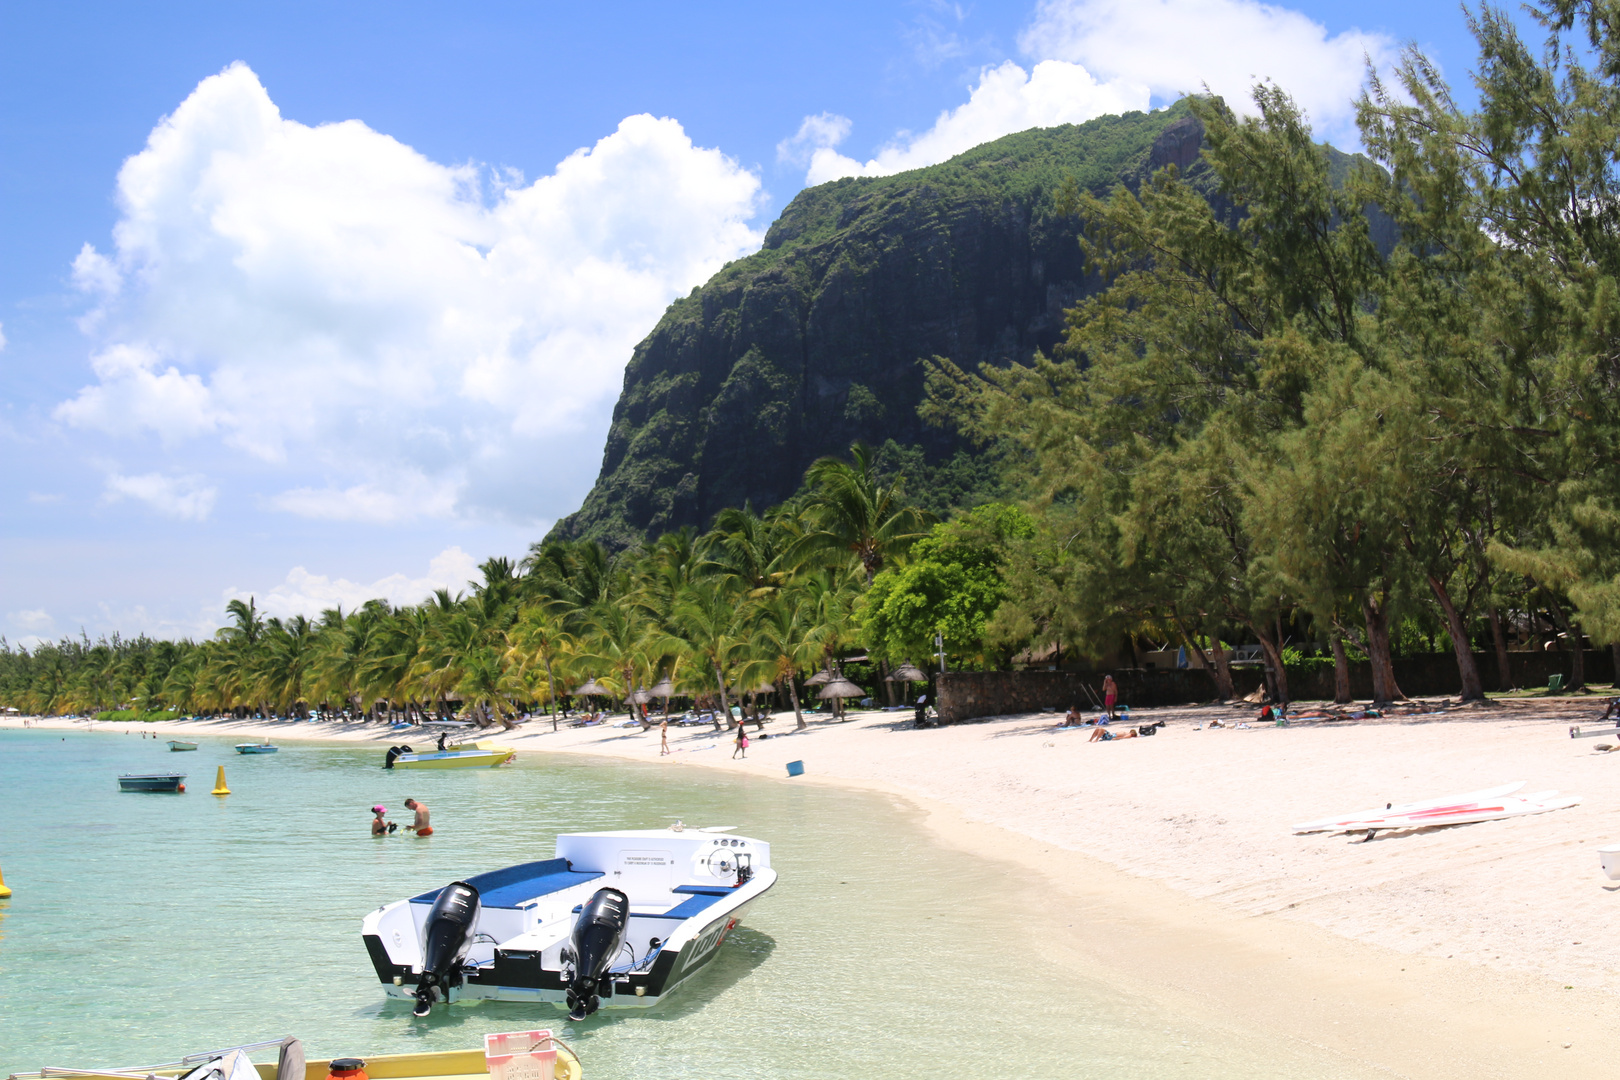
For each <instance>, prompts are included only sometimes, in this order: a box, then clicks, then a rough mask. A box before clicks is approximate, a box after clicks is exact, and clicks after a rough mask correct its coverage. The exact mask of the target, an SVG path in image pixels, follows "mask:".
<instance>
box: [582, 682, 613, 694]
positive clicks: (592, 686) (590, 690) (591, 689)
mask: <svg viewBox="0 0 1620 1080" xmlns="http://www.w3.org/2000/svg"><path fill="white" fill-rule="evenodd" d="M611 693H613V691H611V690H609V689H608V688H607V687H605V686H603V685H602V684H601V683H599V682H597V681H596V680H595V679H592V680H591V681H590V682H588V683H586V684H585V685H584V686H581V687H577V688H575V690H574V696H575V697H581V696H584V695H587V694H611Z"/></svg>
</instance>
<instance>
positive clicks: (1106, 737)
mask: <svg viewBox="0 0 1620 1080" xmlns="http://www.w3.org/2000/svg"><path fill="white" fill-rule="evenodd" d="M1134 738H1136V732H1135V731H1109V730H1108V729H1107V728H1105V727H1100V726H1099V727H1098V728H1097V730H1096V731H1093V732H1092V733H1091V738H1089V739H1087V740H1086V741H1087V742H1097V741H1099V740H1100V741H1102V742H1113V741H1114V740H1115V739H1134Z"/></svg>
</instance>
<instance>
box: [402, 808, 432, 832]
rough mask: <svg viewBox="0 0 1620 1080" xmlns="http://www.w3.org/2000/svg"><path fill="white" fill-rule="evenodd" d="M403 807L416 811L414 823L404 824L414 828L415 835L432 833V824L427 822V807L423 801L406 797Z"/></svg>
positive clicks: (408, 827)
mask: <svg viewBox="0 0 1620 1080" xmlns="http://www.w3.org/2000/svg"><path fill="white" fill-rule="evenodd" d="M405 809H407V810H414V811H415V812H416V823H415V824H414V825H407V826H405V827H406V828H407V829H415V830H416V835H417V836H432V835H433V826H432V825H431V824H429V823H428V808H427V805H426V804H425V803H419V802H417V801H416V800H415V799H406V800H405Z"/></svg>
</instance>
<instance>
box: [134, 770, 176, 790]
mask: <svg viewBox="0 0 1620 1080" xmlns="http://www.w3.org/2000/svg"><path fill="white" fill-rule="evenodd" d="M118 790H119V791H184V790H186V774H185V773H182V772H177V773H124V774H123V775H122V776H120V777H119V778H118Z"/></svg>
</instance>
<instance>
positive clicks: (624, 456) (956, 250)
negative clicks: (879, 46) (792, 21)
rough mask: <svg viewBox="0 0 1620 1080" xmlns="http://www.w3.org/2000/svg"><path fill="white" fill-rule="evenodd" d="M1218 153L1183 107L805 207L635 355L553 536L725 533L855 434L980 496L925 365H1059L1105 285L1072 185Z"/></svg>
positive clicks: (889, 180) (1015, 139)
mask: <svg viewBox="0 0 1620 1080" xmlns="http://www.w3.org/2000/svg"><path fill="white" fill-rule="evenodd" d="M1202 138H1203V128H1202V125H1201V124H1200V123H1199V122H1198V121H1197V120H1196V119H1194V118H1193V117H1191V116H1190V115H1188V113H1187V110H1186V109H1185V107H1184V106H1180V105H1178V106H1175V107H1172V108H1170V109H1166V110H1162V111H1159V112H1154V113H1129V114H1127V115H1124V116H1108V117H1102V118H1099V119H1097V120H1093V121H1091V122H1089V123H1086V124H1081V125H1078V126H1076V125H1072V124H1069V125H1064V126H1062V127H1055V128H1038V129H1035V130H1032V131H1025V132H1021V133H1019V134H1017V135H1009V136H1007V137H1006V138H1003V139H998V140H996V141H995V142H991V143H986V144H985V145H983V146H979V147H976V148H975V149H973V150H970V151H968V152H967V153H965V154H961V155H959V156H957V157H954V158H952V159H951V160H949V161H947V162H944V163H943V164H940V165H934V166H930V167H928V168H925V169H917V170H914V171H912V172H906V173H899V174H896V175H894V176H886V177H871V178H860V179H844V180H837V181H834V182H832V183H828V184H822V185H820V186H818V187H814V188H809V189H807V190H805V191H802V192H800V193H799V195H798V196H797V197H795V198H794V200H793V201H792V202H791V203H790V204H789V205H788V207H787V209H785V210H784V211H783V212H782V216H781V217H780V218H778V219H777V221H776V223H775V224H773V225H772V226H771V228H770V231H769V232H768V233H767V234H766V237H765V244H764V247H763V248H762V249H761V250H760V251H759V252H757V253H756V254H754V255H751V256H749V257H748V258H746V259H739V260H737V261H736V262H734V263H731V264H729V265H728V266H727V267H726V268H725V269H723V270H721V271H720V272H719V273H718V274H716V275H715V276H714V277H713V278H711V279H710V280H709V281H708V282H707V283H706V284H705V285H703V286H702V287H701V288H697V289H694V290H692V293H691V295H690V296H687V297H685V298H684V299H681V300H677V301H676V302H675V303H673V304H671V305H670V307H669V310H668V311H667V312H666V313H665V314H664V317H663V319H662V320H661V321H660V322H659V324H658V326H657V327H656V328H655V329H654V330H653V332H652V333H651V334H649V335H648V336H647V338H646V340H644V341H643V342H642V343H641V344H640V345H638V346H637V347H636V350H635V354H634V356H633V357H632V358H631V360H630V363H629V366H628V367H627V368H626V369H625V375H624V391H623V393H622V395H621V396H620V398H619V402H618V405H617V407H615V409H614V411H613V425H612V428H611V430H610V431H609V433H608V439H607V447H606V450H605V452H604V454H603V460H602V472H601V474H600V476H599V477H598V479H597V481H596V486H595V487H594V488H593V489H592V490H591V492H590V494H589V495H588V496H587V497H586V499H585V502H584V505H583V506H582V507H581V508H580V510H579V511H578V512H576V513H574V514H572V515H570V516H569V517H567V518H564V519H563V520H562V521H560V522H558V523H557V525H556V527H555V528H554V529H553V530H552V533H551V538H560V539H578V538H589V539H596V540H600V541H602V542H603V543H606V544H608V545H609V546H610V547H614V548H619V547H623V546H626V545H630V544H634V543H637V542H639V541H640V540H642V539H644V538H648V537H652V536H656V535H658V534H660V533H663V532H666V531H668V530H671V529H676V528H679V527H681V526H683V525H692V526H695V527H697V528H699V529H703V528H707V527H708V526H709V524H710V522H711V520H712V519H713V517H714V515H715V514H716V513H717V512H718V511H720V510H721V509H724V508H726V507H729V506H741V505H743V504H744V503H752V504H753V506H754V507H755V508H756V509H764V508H765V507H768V506H771V505H774V504H776V503H779V502H781V501H782V500H784V499H786V498H788V497H789V496H791V495H792V494H793V493H794V492H795V491H797V490H798V489H799V486H800V483H801V481H802V479H803V476H804V471H805V469H806V468H807V467H808V466H809V465H810V463H811V462H812V461H814V460H815V459H816V458H818V457H821V456H823V455H826V454H842V453H845V452H847V449H848V447H849V444H850V442H851V441H853V440H855V439H862V440H864V441H866V442H867V443H869V444H871V445H873V446H885V450H886V453H885V454H883V455H880V461H883V460H885V459H887V460H889V461H891V462H896V463H899V462H903V463H904V464H905V465H906V473H907V475H908V476H910V477H912V478H913V480H914V481H916V482H913V483H910V484H908V486H909V487H911V488H912V489H913V490H914V492H917V493H918V494H922V493H923V491H922V489H925V488H926V489H927V491H928V494H929V495H931V496H932V498H925V499H924V501H925V502H928V501H941V500H943V501H944V502H945V503H946V504H949V503H950V502H952V501H954V500H956V499H958V498H962V497H964V496H965V495H966V494H967V493H968V492H969V491H970V489H971V488H972V487H973V486H974V485H975V484H976V483H978V482H980V481H982V480H984V479H985V476H984V474H985V472H986V469H985V467H984V465H983V463H982V462H977V461H976V460H975V458H974V456H973V455H971V454H969V453H967V452H965V447H964V446H963V444H962V442H961V440H960V439H959V437H958V436H956V435H954V434H952V433H950V432H947V431H943V430H940V429H938V428H935V427H930V426H927V425H925V424H924V423H923V422H922V421H921V420H920V419H919V418H918V415H917V406H918V404H919V403H920V402H921V401H922V398H923V375H924V370H923V366H922V364H921V363H920V362H919V361H920V359H921V358H925V357H928V356H932V355H940V356H947V357H950V358H951V359H952V360H954V361H956V362H957V363H958V364H961V365H962V366H964V367H967V368H973V367H976V366H978V365H980V364H1006V363H1009V362H1011V361H1014V360H1022V359H1026V358H1028V357H1029V356H1031V355H1032V354H1033V353H1034V352H1035V350H1036V349H1044V350H1048V351H1050V350H1051V348H1052V347H1053V346H1054V345H1055V344H1056V343H1057V341H1058V338H1059V336H1060V334H1061V332H1062V329H1063V313H1064V310H1065V309H1066V308H1068V307H1070V306H1072V305H1073V304H1074V303H1075V302H1076V301H1077V300H1078V299H1080V298H1081V297H1082V296H1085V295H1086V294H1088V293H1090V292H1093V291H1095V290H1096V289H1098V288H1100V287H1101V284H1102V283H1101V281H1100V280H1099V279H1097V278H1096V277H1095V276H1093V275H1088V274H1087V273H1086V269H1085V265H1084V260H1083V258H1082V257H1081V253H1080V247H1079V244H1078V243H1077V242H1076V236H1077V231H1078V228H1079V222H1078V220H1077V219H1076V218H1075V217H1074V216H1072V215H1066V214H1065V213H1063V202H1064V200H1063V199H1062V198H1061V195H1060V192H1061V191H1062V189H1063V187H1064V185H1065V183H1066V178H1068V177H1073V178H1074V181H1075V182H1076V183H1077V184H1078V185H1079V187H1080V188H1081V189H1083V190H1086V191H1090V192H1093V193H1095V194H1098V195H1104V194H1106V193H1107V192H1108V191H1110V190H1111V189H1112V188H1113V187H1114V186H1115V185H1116V184H1118V183H1120V182H1122V181H1123V182H1125V183H1126V184H1128V185H1131V186H1132V187H1135V186H1136V185H1137V184H1138V183H1140V182H1141V180H1142V179H1144V178H1145V177H1146V176H1148V175H1149V174H1150V173H1151V172H1153V171H1154V170H1156V169H1159V168H1161V167H1163V166H1165V165H1168V164H1171V163H1174V164H1176V165H1178V166H1179V167H1180V168H1181V169H1182V171H1183V173H1184V174H1187V175H1189V177H1195V176H1196V175H1197V174H1198V172H1200V171H1202V170H1203V169H1204V168H1205V166H1204V165H1203V164H1202V163H1201V162H1200V161H1199V159H1198V150H1199V147H1200V144H1201V142H1202ZM1336 156H1337V157H1343V155H1336ZM1072 187H1073V185H1070V189H1071V190H1072ZM885 444H891V445H885ZM919 472H921V473H922V474H923V475H922V477H919V476H918V473H919Z"/></svg>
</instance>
